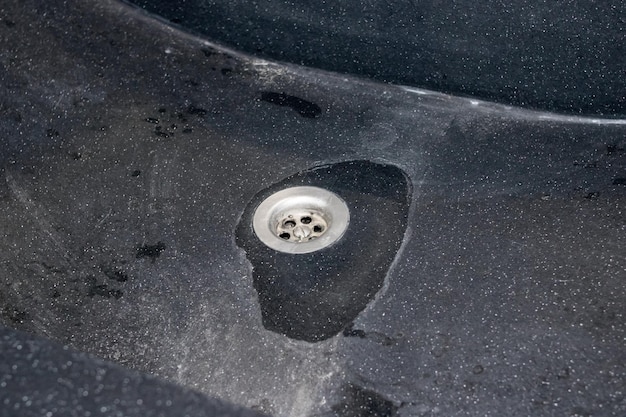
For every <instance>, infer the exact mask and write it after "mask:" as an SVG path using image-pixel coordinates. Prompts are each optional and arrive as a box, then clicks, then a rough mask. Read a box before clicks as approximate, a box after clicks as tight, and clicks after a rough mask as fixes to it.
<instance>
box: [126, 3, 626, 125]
mask: <svg viewBox="0 0 626 417" xmlns="http://www.w3.org/2000/svg"><path fill="white" fill-rule="evenodd" d="M130 1H131V2H133V3H135V4H137V5H139V6H141V7H144V8H145V9H146V10H150V11H152V12H154V13H157V14H159V15H161V16H163V17H164V18H165V19H168V20H169V21H170V22H173V23H175V24H177V25H180V26H181V27H184V28H188V29H190V30H193V31H195V32H197V33H202V34H205V35H206V36H208V37H210V38H211V39H213V40H215V41H220V42H223V43H224V44H226V45H229V46H232V47H234V48H237V49H240V50H243V51H246V52H249V53H251V54H255V55H258V56H262V57H266V58H272V59H279V60H284V61H289V62H293V63H296V64H304V65H307V66H312V67H316V68H322V69H327V70H333V71H340V72H348V73H352V74H358V75H360V76H364V77H371V78H374V79H376V80H379V81H384V82H391V83H395V84H406V85H411V86H415V87H422V88H429V89H434V90H438V91H444V92H449V93H452V94H462V95H467V96H474V97H477V98H482V99H488V100H495V101H498V102H501V103H508V104H514V105H522V106H526V107H533V108H538V109H545V110H551V111H558V112H568V113H584V114H604V115H621V116H624V115H626V72H624V68H626V46H625V45H626V30H625V29H624V28H625V27H626V3H625V2H623V1H620V0H611V1H588V0H559V1H546V0H540V1H538V0H486V1H473V0H445V1H440V0H413V1H388V0H368V1H352V0H332V1H307V0H265V1H260V2H256V1H255V2H250V1H245V0H186V1H168V0H130Z"/></svg>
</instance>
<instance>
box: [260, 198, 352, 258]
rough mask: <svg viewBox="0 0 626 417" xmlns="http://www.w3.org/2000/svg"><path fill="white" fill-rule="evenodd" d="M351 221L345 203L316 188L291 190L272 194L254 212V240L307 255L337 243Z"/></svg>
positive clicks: (278, 249) (286, 250) (283, 250)
mask: <svg viewBox="0 0 626 417" xmlns="http://www.w3.org/2000/svg"><path fill="white" fill-rule="evenodd" d="M349 221H350V212H349V210H348V206H347V205H346V203H345V202H344V201H343V200H342V199H341V198H340V197H339V196H338V195H336V194H335V193H332V192H330V191H328V190H324V189H323V188H319V187H292V188H287V189H285V190H282V191H278V192H277V193H274V194H272V195H271V196H269V197H268V198H267V199H265V200H264V201H263V202H262V203H261V204H260V205H259V207H257V209H256V211H255V212H254V219H253V222H252V226H253V228H254V233H255V234H256V235H257V237H258V238H259V239H260V240H261V242H263V243H264V244H266V245H267V246H269V247H270V248H272V249H275V250H277V251H279V252H287V253H294V254H297V253H309V252H314V251H317V250H320V249H322V248H325V247H327V246H330V245H332V244H333V243H335V242H336V241H337V240H339V239H340V238H341V237H342V236H343V234H344V232H345V231H346V229H347V228H348V223H349Z"/></svg>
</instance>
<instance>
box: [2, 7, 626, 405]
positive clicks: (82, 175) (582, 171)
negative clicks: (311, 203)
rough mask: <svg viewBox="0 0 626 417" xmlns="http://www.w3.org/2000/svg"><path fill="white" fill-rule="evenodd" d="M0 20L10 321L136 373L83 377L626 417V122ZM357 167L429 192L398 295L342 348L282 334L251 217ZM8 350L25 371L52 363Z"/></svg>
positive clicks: (98, 23) (120, 30)
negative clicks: (261, 272) (296, 189)
mask: <svg viewBox="0 0 626 417" xmlns="http://www.w3.org/2000/svg"><path fill="white" fill-rule="evenodd" d="M0 19H1V20H0V44H1V45H3V48H1V49H0V111H1V117H0V140H1V141H2V147H0V163H1V166H2V181H0V213H2V216H0V237H1V238H0V322H1V323H2V324H3V325H5V326H7V327H10V328H13V329H18V330H21V331H25V332H28V333H30V334H34V335H37V337H43V338H47V339H50V340H52V341H53V342H54V343H60V344H62V345H68V346H70V347H71V348H72V349H77V350H79V351H82V352H86V353H88V354H90V355H94V356H96V357H98V358H100V359H103V360H106V361H108V362H114V363H116V364H117V365H115V366H112V365H104V364H103V363H101V362H98V365H95V364H93V363H91V362H90V363H89V364H88V363H86V362H85V365H84V366H86V368H85V369H87V370H88V375H87V378H92V379H94V380H93V381H91V382H88V381H86V382H84V383H89V384H94V385H93V386H94V387H97V386H98V385H97V384H98V382H97V376H98V374H97V371H96V370H97V369H98V368H99V367H111V368H110V369H112V370H111V372H115V373H117V372H119V373H124V372H128V371H123V370H121V369H120V368H118V367H117V366H121V367H124V368H127V369H128V370H133V371H137V372H141V373H144V374H145V373H148V374H152V375H154V376H155V377H157V378H159V379H160V380H161V381H162V382H147V383H148V384H154V385H153V386H154V389H155V392H158V389H160V388H158V387H157V386H161V385H160V384H166V383H175V384H178V385H179V386H182V387H185V388H186V389H194V390H197V391H199V392H201V393H203V394H206V395H208V396H210V397H214V398H219V399H220V400H223V401H227V402H229V403H233V404H236V405H239V406H244V407H247V408H251V409H254V410H258V411H261V412H265V413H267V414H270V415H274V416H281V417H282V416H285V417H286V416H340V417H354V416H393V417H407V416H502V415H508V416H527V415H533V416H553V415H566V416H622V415H624V414H625V413H626V401H625V398H624V394H625V392H626V388H625V379H626V369H625V365H624V364H625V363H626V350H625V346H624V345H625V337H626V321H625V320H624V312H625V310H626V285H624V284H625V282H626V258H625V257H624V247H626V216H625V212H624V211H625V207H626V168H625V167H626V121H624V120H623V119H617V118H613V119H601V118H581V117H575V116H563V115H556V114H551V113H541V112H534V111H529V110H525V109H520V108H515V107H507V106H502V105H498V104H493V103H489V102H485V101H481V100H478V99H474V98H458V97H454V96H449V95H445V94H440V93H435V92H432V91H426V90H420V89H414V88H406V87H399V86H393V85H386V84H377V83H374V82H371V81H367V80H362V79H354V78H350V77H349V76H347V75H342V74H333V73H328V72H322V71H319V70H314V69H309V68H303V67H297V66H293V65H286V64H279V63H272V62H267V61H263V60H259V59H256V58H251V57H248V56H245V55H241V54H239V53H236V52H233V51H229V50H226V49H223V48H219V47H216V46H215V45H213V44H212V43H210V42H209V41H207V40H204V39H201V38H197V37H194V36H191V35H189V34H186V33H184V32H181V31H179V30H177V29H175V28H172V27H169V26H167V25H164V24H163V23H162V22H160V21H158V20H155V19H152V18H150V17H149V16H147V15H145V14H142V13H140V12H138V11H137V9H134V8H132V7H129V6H126V5H124V4H122V3H119V2H116V1H112V0H106V1H95V0H94V1H78V0H68V1H47V2H41V1H34V0H33V1H31V0H20V1H17V0H15V1H13V0H10V1H5V2H3V3H2V5H1V6H0ZM290 97H291V98H290ZM355 160H363V161H372V162H374V163H378V164H384V165H391V166H396V167H398V168H400V169H401V170H402V171H403V172H404V173H406V175H407V178H409V180H410V182H411V184H412V185H413V193H412V195H411V201H410V209H409V212H408V216H407V219H406V232H405V233H404V234H403V235H402V236H401V239H402V242H401V245H400V249H399V250H398V252H397V255H396V257H395V259H394V261H393V262H392V264H391V266H390V267H389V269H388V270H387V271H386V273H385V277H384V283H383V285H382V288H381V289H380V290H379V291H378V292H377V293H376V294H375V295H374V296H373V297H372V298H371V301H369V303H367V306H366V307H365V309H364V310H363V311H361V312H360V313H359V314H358V315H357V317H356V318H355V319H354V321H353V322H352V323H350V325H348V326H346V328H345V329H343V330H342V331H341V332H340V333H339V334H336V335H334V336H332V337H330V338H328V339H326V340H323V341H320V342H317V343H309V342H305V341H301V340H294V339H291V338H289V337H287V336H285V335H284V334H281V333H277V332H273V331H271V330H268V329H266V328H265V327H264V326H263V321H262V314H261V307H260V305H259V298H258V297H259V295H258V294H257V292H256V290H255V288H254V282H253V274H254V272H255V271H254V270H253V265H252V263H251V262H250V259H249V258H248V254H247V253H246V251H245V250H244V249H243V248H241V247H239V246H238V245H237V243H236V239H235V230H236V228H237V225H238V224H239V222H240V220H241V218H242V214H243V213H244V211H245V209H246V207H247V206H248V204H249V203H250V201H252V199H253V198H254V196H255V195H257V194H258V193H259V192H260V191H262V190H265V189H267V188H269V187H271V186H272V185H274V184H277V183H280V182H281V181H283V180H284V179H285V178H288V177H290V176H293V175H295V174H297V173H299V172H303V171H306V170H309V169H311V168H313V167H316V166H321V165H326V164H334V163H339V162H345V161H355ZM361 209H363V207H361ZM364 209H365V210H367V211H368V212H369V213H376V210H377V207H376V205H366V207H365V208H364ZM356 243H358V244H360V245H364V246H367V248H368V250H372V251H376V248H377V245H380V244H381V242H379V241H377V236H375V235H374V236H371V238H369V239H362V241H360V242H356ZM293 262H294V263H296V262H297V259H295V258H294V260H293ZM314 266H315V265H314ZM319 267H320V268H322V267H323V265H319ZM315 278H316V277H315V275H313V274H312V275H311V280H312V281H314V280H315ZM357 278H358V277H357ZM307 284H311V283H307ZM335 296H336V297H338V299H341V297H348V298H349V297H351V296H354V294H352V293H342V292H341V291H338V292H337V294H335ZM285 314H287V313H285ZM285 319H286V321H287V322H288V321H289V317H288V316H286V317H285ZM4 334H5V335H7V334H8V333H6V332H5V333H4ZM6 337H8V339H4V340H6V342H3V343H6V344H7V348H6V349H9V351H10V352H13V353H11V355H4V354H3V355H1V356H0V366H1V367H2V369H9V370H11V369H12V366H13V365H14V364H20V363H22V364H24V363H26V362H28V363H30V361H31V360H32V357H30V358H29V355H28V354H26V353H25V354H24V355H23V357H22V356H20V352H21V351H17V347H16V346H17V345H16V341H15V339H14V336H12V335H10V334H8V336H6ZM37 343H40V342H37ZM42 346H43V345H42ZM33 349H37V346H26V345H25V347H23V352H31V350H33ZM46 349H47V348H46ZM61 353H62V352H61ZM63 355H70V356H71V355H74V354H73V353H69V352H66V353H62V356H63ZM63 357H65V356H63ZM80 357H82V356H80ZM71 360H72V361H74V359H71ZM50 361H52V362H54V360H53V359H52V357H50V358H49V363H50ZM50 366H51V367H54V366H57V367H58V368H59V369H61V368H60V367H61V366H62V362H60V363H59V364H57V365H55V364H53V363H51V364H50ZM75 369H77V368H73V367H71V368H68V370H67V372H73V371H72V370H75ZM107 369H109V368H107ZM113 369H115V370H113ZM18 370H19V372H20V373H21V374H20V375H22V377H23V378H26V380H27V379H28V378H33V377H36V375H38V374H37V372H38V370H37V367H35V368H34V369H33V371H32V372H33V375H30V376H29V373H28V371H27V369H26V368H20V369H18ZM107 372H108V371H107ZM107 375H108V374H107ZM133 375H135V376H134V377H132V378H131V379H130V380H129V381H130V382H129V384H131V386H132V387H136V388H137V389H140V386H141V385H133V384H136V383H138V382H133V381H140V380H143V378H144V376H141V375H138V374H133ZM149 381H154V380H152V379H150V380H149ZM166 381H167V382H166ZM168 386H169V385H168ZM123 387H124V385H123V384H122V385H120V386H119V389H120V392H122V388H123ZM53 389H54V388H53ZM58 389H59V390H65V391H64V392H65V393H67V395H68V396H70V397H71V396H72V395H74V394H73V391H67V390H66V388H64V387H63V386H60V387H58ZM94 389H95V388H94ZM112 389H113V388H112ZM133 389H135V388H133ZM5 392H6V391H5ZM40 394H41V395H42V397H37V396H38V395H40ZM52 394H53V392H50V395H52ZM78 394H79V392H78V391H76V395H78ZM0 395H2V393H1V391H0ZM11 395H12V397H11V398H12V399H10V403H11V404H15V401H16V399H15V398H14V397H13V396H14V395H16V392H14V391H12V394H11ZM32 395H33V400H32V401H33V404H35V402H36V404H38V406H41V407H43V406H44V405H45V404H46V401H50V402H54V398H51V399H49V400H47V399H48V398H49V397H48V391H45V394H44V391H38V394H37V393H34V392H33V394H32ZM110 395H111V396H113V395H114V394H113V392H111V393H110ZM133 395H134V394H133ZM181 395H182V396H183V397H184V398H191V397H185V396H187V395H192V397H193V398H197V397H194V396H195V395H196V394H189V393H182V391H181ZM35 397H37V398H35ZM18 398H19V397H18ZM108 398H113V397H108ZM128 398H129V400H128V401H129V402H127V403H125V404H128V406H129V407H130V406H132V400H131V398H134V399H142V400H143V401H144V405H145V404H149V405H155V404H156V403H155V402H152V401H148V400H147V399H146V398H142V396H141V395H139V396H136V397H133V396H131V397H128ZM95 399H96V397H95V396H94V397H91V392H90V394H89V397H88V398H87V400H88V401H92V400H94V401H95ZM29 401H30V400H29ZM67 401H69V403H68V404H71V403H72V402H71V401H74V400H73V399H68V400H67ZM181 401H183V400H181ZM184 401H186V400H184ZM194 401H195V400H194ZM198 401H206V400H198ZM18 402H19V400H18ZM20 404H21V403H20ZM89 404H91V405H96V406H98V405H99V404H98V403H95V402H94V403H91V402H90V403H89ZM181 404H182V403H181ZM20 406H21V405H20ZM133 407H134V406H133ZM5 410H11V409H5ZM119 410H120V412H122V410H121V408H120V409H119ZM133 410H139V411H136V412H140V411H141V410H140V409H138V408H133ZM3 411H4V410H3ZM94 413H95V414H97V411H96V412H94ZM146 413H147V412H146ZM9 415H11V416H17V415H23V414H21V411H20V410H17V411H15V412H14V411H10V414H9ZM172 415H180V414H179V413H174V414H172Z"/></svg>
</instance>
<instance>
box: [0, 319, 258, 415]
mask: <svg viewBox="0 0 626 417" xmlns="http://www.w3.org/2000/svg"><path fill="white" fill-rule="evenodd" d="M0 352H2V360H1V361H0V407H1V408H2V411H1V412H0V415H2V416H42V417H52V416H181V417H183V416H189V417H191V416H215V417H217V416H223V417H229V416H232V417H239V416H241V417H255V416H256V417H261V414H258V413H254V412H252V411H248V410H244V409H242V408H240V407H235V406H232V405H229V404H226V403H224V402H221V401H217V400H213V399H209V398H207V397H206V396H204V395H202V394H200V393H198V392H193V391H190V390H187V389H185V388H182V387H179V386H176V385H175V384H168V383H164V382H163V381H160V380H159V379H157V378H155V377H153V376H148V375H145V374H140V373H138V372H134V371H130V370H128V369H125V368H123V367H121V366H117V365H113V364H111V363H108V362H104V361H102V360H98V359H95V358H91V357H89V356H88V355H85V354H84V353H79V352H76V351H74V350H72V349H70V348H68V347H67V346H61V345H58V344H55V343H51V342H50V341H48V340H46V339H43V338H40V337H35V336H32V335H28V334H25V333H20V332H15V331H12V330H10V329H7V328H4V327H2V328H0Z"/></svg>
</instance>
